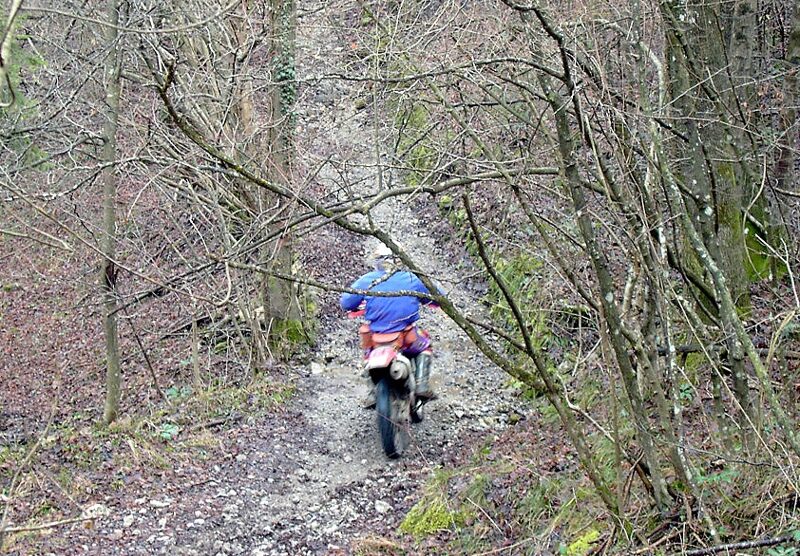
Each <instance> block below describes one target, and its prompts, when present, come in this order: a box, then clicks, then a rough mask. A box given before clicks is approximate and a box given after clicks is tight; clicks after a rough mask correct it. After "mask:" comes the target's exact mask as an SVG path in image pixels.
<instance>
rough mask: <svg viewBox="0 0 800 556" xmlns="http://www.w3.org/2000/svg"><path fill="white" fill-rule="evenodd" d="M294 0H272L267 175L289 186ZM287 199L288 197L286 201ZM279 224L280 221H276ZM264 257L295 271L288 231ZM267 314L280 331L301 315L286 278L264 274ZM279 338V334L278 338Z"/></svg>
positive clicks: (274, 266) (280, 270)
mask: <svg viewBox="0 0 800 556" xmlns="http://www.w3.org/2000/svg"><path fill="white" fill-rule="evenodd" d="M295 26H296V14H295V2H294V0H273V2H272V30H273V42H272V59H273V60H274V62H273V88H272V92H271V103H270V104H271V110H272V118H271V123H272V125H271V127H270V131H269V137H268V141H269V146H268V149H269V157H268V162H267V164H268V165H269V168H268V172H267V175H268V176H269V178H270V179H271V180H272V181H274V182H277V183H280V184H282V185H286V186H290V185H291V183H292V176H293V171H294V141H293V134H294V114H293V109H294V102H295V98H296V95H297V85H296V82H295ZM284 202H285V201H284ZM277 225H278V226H280V223H278V224H277ZM266 248H267V249H268V250H269V252H268V253H265V255H266V256H265V257H264V259H265V260H266V261H269V263H268V264H269V266H270V267H271V268H272V269H273V270H275V271H276V272H278V273H281V274H284V275H291V274H292V261H293V258H294V253H293V242H292V237H291V235H290V234H289V232H288V231H287V232H286V233H284V234H283V235H282V237H281V238H280V239H279V240H278V241H276V242H275V243H272V244H270V245H268V246H267V247H266ZM262 293H263V296H264V299H263V302H264V315H265V318H266V319H267V321H268V322H271V323H272V327H273V329H275V327H276V326H277V331H278V332H280V330H281V328H284V327H285V326H286V325H291V321H297V320H298V319H299V318H300V315H299V314H298V311H297V310H296V309H297V307H298V304H297V299H296V297H297V296H296V292H295V289H294V285H293V284H292V283H291V282H287V281H286V280H281V279H278V278H273V277H270V276H267V277H265V283H264V286H263V292H262ZM279 339H280V338H279Z"/></svg>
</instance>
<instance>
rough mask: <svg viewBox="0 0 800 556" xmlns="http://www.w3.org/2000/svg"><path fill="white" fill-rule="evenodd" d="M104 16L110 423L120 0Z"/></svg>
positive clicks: (104, 274)
mask: <svg viewBox="0 0 800 556" xmlns="http://www.w3.org/2000/svg"><path fill="white" fill-rule="evenodd" d="M106 17H107V20H108V22H109V25H107V26H106V27H105V38H106V47H107V48H108V55H107V57H106V60H105V68H104V74H103V77H104V86H105V105H104V110H103V118H104V121H103V130H102V134H103V149H102V153H101V160H102V162H103V163H104V165H105V166H104V168H103V171H102V172H101V174H100V183H101V184H103V236H102V241H101V249H102V252H103V261H102V263H101V270H100V289H101V291H102V294H103V310H104V316H103V330H104V333H105V343H106V402H105V410H104V411H103V423H104V424H106V425H107V424H109V423H111V422H112V421H114V420H115V419H116V418H117V415H118V414H119V400H120V391H121V382H122V377H121V372H120V357H119V339H118V334H117V316H116V315H117V313H116V311H117V292H116V285H117V267H116V265H115V264H114V259H115V256H116V225H117V224H116V209H115V203H116V199H117V177H116V175H115V166H114V163H115V160H116V156H117V142H116V135H117V118H118V116H119V100H120V91H121V83H120V56H119V44H118V39H119V34H118V31H117V23H118V21H119V0H108V3H107V4H106Z"/></svg>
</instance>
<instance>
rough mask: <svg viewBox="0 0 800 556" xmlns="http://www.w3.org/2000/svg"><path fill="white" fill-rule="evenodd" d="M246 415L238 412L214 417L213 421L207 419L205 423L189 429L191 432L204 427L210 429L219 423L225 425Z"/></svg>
mask: <svg viewBox="0 0 800 556" xmlns="http://www.w3.org/2000/svg"><path fill="white" fill-rule="evenodd" d="M243 417H244V415H241V414H237V415H231V416H228V417H220V418H219V419H212V420H211V421H207V422H205V423H200V424H199V425H195V426H193V427H192V428H190V429H189V431H190V432H196V431H199V430H202V429H210V428H212V427H216V426H218V425H225V424H227V423H236V422H238V421H241V420H242V418H243Z"/></svg>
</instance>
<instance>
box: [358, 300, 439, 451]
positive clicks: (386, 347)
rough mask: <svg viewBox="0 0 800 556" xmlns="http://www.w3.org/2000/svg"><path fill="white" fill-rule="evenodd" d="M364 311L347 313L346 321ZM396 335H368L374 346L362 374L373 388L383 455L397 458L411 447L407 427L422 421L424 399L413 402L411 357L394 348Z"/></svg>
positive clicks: (397, 335)
mask: <svg viewBox="0 0 800 556" xmlns="http://www.w3.org/2000/svg"><path fill="white" fill-rule="evenodd" d="M363 314H364V311H351V312H350V317H351V318H355V317H358V316H362V315H363ZM400 335H401V333H400V332H395V333H389V334H376V333H373V334H371V338H372V342H373V344H374V346H373V347H372V349H371V350H370V351H369V353H368V354H367V357H366V360H365V364H364V370H365V373H366V374H367V375H368V376H369V378H370V380H371V381H372V383H373V384H374V385H375V410H376V413H377V421H378V432H379V433H380V437H381V444H382V445H383V451H384V452H385V453H386V455H387V456H388V457H390V458H393V459H394V458H398V457H400V456H401V455H402V454H403V452H404V451H405V450H406V448H408V446H409V445H410V443H411V435H410V426H411V423H419V422H421V421H422V419H423V406H424V405H425V401H426V400H424V399H421V398H417V396H416V394H415V392H416V381H415V376H416V366H415V358H414V357H406V356H405V355H403V353H402V352H401V351H400V348H399V346H398V345H397V344H398V342H397V340H398V338H399V337H400Z"/></svg>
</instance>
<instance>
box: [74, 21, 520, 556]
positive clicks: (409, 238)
mask: <svg viewBox="0 0 800 556" xmlns="http://www.w3.org/2000/svg"><path fill="white" fill-rule="evenodd" d="M318 7H319V8H320V9H319V10H318V11H314V6H310V5H302V6H300V9H301V10H303V11H306V12H308V13H310V14H311V15H306V16H304V17H302V18H301V20H300V26H301V29H300V31H299V33H298V40H299V43H300V45H301V51H300V53H299V56H298V58H299V59H300V60H303V61H304V65H303V67H302V68H299V74H300V78H301V79H305V80H309V79H310V78H312V77H313V76H317V75H321V74H324V73H327V72H329V71H333V70H334V69H336V68H337V67H338V68H341V67H343V66H342V65H343V64H344V62H345V61H346V57H347V56H348V54H349V45H348V44H346V42H344V40H342V38H341V37H345V36H347V33H348V31H347V30H346V29H344V28H337V25H336V24H334V23H333V22H334V21H336V20H340V21H341V19H342V14H341V11H340V10H338V9H337V8H336V6H327V7H322V6H318ZM307 82H308V81H307ZM311 83H312V84H311V85H307V86H306V88H305V90H304V91H302V92H303V95H304V97H303V99H302V101H301V103H300V104H301V106H303V107H304V111H303V112H302V113H301V114H299V122H298V133H299V134H300V135H301V136H302V137H303V140H302V141H303V144H304V145H307V149H308V150H307V152H306V153H305V154H304V156H303V160H302V162H303V164H304V165H306V166H307V167H309V168H313V167H315V166H317V165H319V164H320V163H321V161H324V160H329V163H328V164H326V165H325V166H324V168H323V170H322V171H321V172H320V174H319V176H318V179H319V180H320V182H324V183H327V185H329V186H331V188H334V185H335V184H337V183H338V184H340V185H341V184H342V180H344V181H346V184H347V186H348V187H349V189H350V191H351V193H353V194H356V195H358V194H365V193H368V192H374V190H375V188H376V187H377V184H378V180H377V177H376V174H377V171H376V165H375V162H376V154H375V149H374V140H373V137H374V135H373V130H372V128H371V125H372V122H371V116H370V111H369V109H368V108H367V109H361V110H358V109H357V108H356V105H355V103H354V101H353V99H354V98H356V97H357V94H358V92H357V91H356V88H357V87H358V86H359V85H358V84H351V85H346V84H344V83H343V82H341V81H322V82H319V83H313V82H311ZM394 179H397V177H396V176H393V175H392V174H391V173H387V174H385V175H384V184H385V185H386V184H387V183H388V181H389V180H394ZM373 216H374V217H375V218H376V219H377V220H378V221H379V222H381V223H382V224H384V225H386V226H388V227H389V228H390V229H391V231H392V233H393V234H394V235H395V236H396V237H398V238H403V239H402V244H403V245H404V247H405V248H407V249H408V250H409V251H410V252H411V253H413V254H414V255H415V257H416V258H417V259H418V260H419V261H421V262H422V263H424V264H425V265H428V266H426V267H425V269H426V270H428V271H435V273H434V274H435V276H436V277H437V280H439V282H440V284H441V285H442V287H443V289H444V290H445V291H446V292H447V294H448V295H449V296H450V298H451V299H453V300H454V301H455V302H456V303H457V304H458V305H460V306H462V307H470V306H471V305H474V304H475V301H474V300H473V299H472V297H473V294H472V293H470V292H469V291H465V290H464V289H463V287H464V285H463V280H462V276H461V274H460V273H463V270H459V269H457V268H455V267H452V266H450V265H449V264H448V263H447V262H446V261H447V260H448V257H447V256H446V255H447V254H446V253H444V252H443V251H442V248H443V245H442V243H443V242H441V241H437V240H436V238H433V237H430V236H428V235H427V231H426V229H425V227H424V226H422V225H420V224H419V222H418V219H417V216H416V215H415V214H414V211H413V210H412V209H411V208H409V207H408V206H405V205H403V204H400V203H395V204H387V205H385V206H381V207H379V208H378V209H377V210H376V211H375V213H374V215H373ZM363 247H365V248H366V249H365V251H366V252H369V251H370V249H371V247H372V246H371V245H365V246H363ZM333 249H340V250H342V252H343V256H347V254H348V252H355V253H359V250H358V249H356V248H354V247H353V246H334V247H333ZM354 256H359V255H357V254H356V255H354ZM363 263H364V269H365V270H366V268H367V266H366V261H363ZM327 295H334V296H335V294H327ZM476 310H477V309H476ZM476 310H474V311H473V312H476ZM423 323H424V326H425V327H426V328H428V329H429V331H430V332H431V334H432V337H433V339H434V342H435V343H434V346H435V350H436V357H435V359H434V363H433V365H434V367H433V373H434V378H433V384H434V388H435V389H436V390H437V392H438V393H439V396H440V398H439V399H438V400H436V401H434V402H432V403H431V404H429V405H428V406H427V407H426V410H427V411H426V418H425V421H424V422H423V423H421V424H419V425H414V427H413V443H412V446H411V448H410V453H408V454H407V455H406V456H405V457H403V458H402V459H399V460H395V461H390V460H388V459H387V458H386V457H385V456H384V454H383V452H382V449H381V446H380V443H379V438H378V434H377V427H376V423H375V414H374V412H373V411H368V410H365V409H362V408H361V399H362V398H363V396H364V395H365V394H366V392H367V386H366V381H365V379H363V378H361V377H360V369H359V365H358V361H359V354H358V350H357V348H356V341H355V339H356V328H357V325H356V323H355V322H353V321H349V320H347V319H346V318H344V317H338V316H337V317H335V318H332V319H328V321H327V324H326V325H325V326H324V329H323V330H322V331H321V334H320V336H319V345H318V351H317V353H316V355H315V357H314V361H313V362H312V363H311V364H310V365H309V366H308V367H306V368H302V369H298V370H297V373H298V377H297V379H296V383H297V385H298V394H297V396H295V397H294V398H293V400H292V401H291V402H290V403H289V405H288V407H287V408H286V409H285V411H283V412H282V413H280V414H278V415H277V416H275V417H274V418H272V419H271V420H270V421H268V422H250V423H245V424H244V425H243V426H242V427H241V429H240V430H238V431H237V432H236V435H238V440H237V441H235V442H234V446H235V447H236V449H237V450H238V451H234V452H232V453H230V454H229V457H228V458H227V460H226V461H224V462H221V463H220V464H219V465H218V466H215V467H214V469H213V472H212V473H211V474H210V475H209V476H208V477H207V478H206V479H204V480H193V479H192V477H191V476H189V477H187V480H186V486H185V487H183V489H182V490H180V489H179V490H177V491H175V490H169V491H166V492H163V493H160V494H152V495H151V496H150V497H148V498H147V499H145V498H142V499H139V500H137V501H136V504H135V505H134V507H133V508H132V509H128V510H126V513H124V514H121V515H114V516H113V517H111V518H109V520H108V521H106V523H105V524H104V530H105V531H104V532H105V533H106V534H107V535H109V536H110V537H111V538H115V536H116V537H119V538H118V540H117V542H116V543H115V546H114V547H115V549H116V548H118V547H119V546H120V544H124V545H125V547H126V548H125V550H124V553H125V554H184V555H190V554H192V555H200V554H203V555H204V554H216V555H233V554H250V555H253V556H257V555H262V556H265V555H281V554H285V555H291V556H297V555H303V554H339V553H341V554H349V553H351V552H352V550H353V546H354V544H357V542H358V539H359V538H364V537H368V536H382V535H385V534H387V533H389V532H390V531H394V530H395V529H396V527H397V526H398V525H399V523H400V522H401V520H402V519H403V517H404V515H405V512H406V511H407V510H408V509H409V508H410V507H411V506H412V505H413V504H414V502H415V501H416V500H417V499H418V487H419V486H420V485H422V484H424V483H425V481H426V480H427V479H428V478H429V477H430V474H431V471H432V470H433V469H434V468H436V467H437V466H440V465H441V464H442V463H443V462H446V461H447V460H448V457H449V456H450V455H451V454H454V453H455V451H456V450H457V449H458V448H459V447H461V446H463V445H464V443H469V442H470V441H471V438H470V437H471V435H473V434H477V433H481V432H483V431H488V430H492V431H499V430H501V429H502V428H504V427H505V424H506V420H507V411H508V410H509V408H510V407H511V406H512V405H513V401H512V399H511V395H510V394H509V393H507V392H506V390H505V389H504V388H503V384H504V382H505V376H504V375H503V374H502V373H501V372H500V371H499V370H498V369H496V368H495V367H494V366H493V365H491V364H490V363H489V362H488V361H487V360H486V359H485V358H484V357H482V356H481V355H480V354H479V353H478V352H477V351H476V350H475V348H474V347H473V346H472V345H471V343H470V342H469V341H468V340H467V338H466V336H465V335H464V334H463V333H462V332H461V331H460V330H459V329H458V328H457V327H456V326H455V325H454V324H453V323H452V322H450V321H449V320H448V319H447V318H446V316H445V315H444V314H443V313H441V312H437V311H426V314H425V315H424V316H423ZM120 541H121V542H120ZM129 541H130V542H129ZM95 549H96V550H99V551H100V552H103V546H93V545H87V546H85V550H86V551H87V552H90V553H91V552H93V551H94V550H95Z"/></svg>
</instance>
